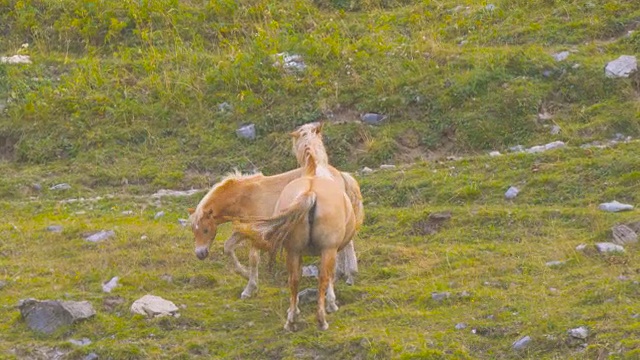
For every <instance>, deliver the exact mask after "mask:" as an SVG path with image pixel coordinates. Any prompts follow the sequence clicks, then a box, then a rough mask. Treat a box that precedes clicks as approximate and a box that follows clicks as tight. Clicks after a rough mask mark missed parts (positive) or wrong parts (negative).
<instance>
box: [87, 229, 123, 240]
mask: <svg viewBox="0 0 640 360" xmlns="http://www.w3.org/2000/svg"><path fill="white" fill-rule="evenodd" d="M114 236H116V233H115V232H114V231H113V230H108V231H106V230H102V231H100V232H97V233H95V234H93V235H91V236H88V237H86V238H85V240H87V241H89V242H94V243H95V242H100V241H104V240H107V239H109V238H112V237H114Z"/></svg>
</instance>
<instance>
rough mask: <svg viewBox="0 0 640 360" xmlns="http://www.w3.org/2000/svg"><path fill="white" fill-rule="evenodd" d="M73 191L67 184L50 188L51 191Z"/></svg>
mask: <svg viewBox="0 0 640 360" xmlns="http://www.w3.org/2000/svg"><path fill="white" fill-rule="evenodd" d="M69 189H71V185H69V184H67V183H62V184H56V185H53V186H52V187H50V188H49V190H69Z"/></svg>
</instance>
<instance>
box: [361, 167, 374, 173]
mask: <svg viewBox="0 0 640 360" xmlns="http://www.w3.org/2000/svg"><path fill="white" fill-rule="evenodd" d="M360 172H362V173H363V174H371V173H372V172H373V169H371V168H368V167H366V166H365V167H363V168H362V170H360Z"/></svg>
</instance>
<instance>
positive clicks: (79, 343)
mask: <svg viewBox="0 0 640 360" xmlns="http://www.w3.org/2000/svg"><path fill="white" fill-rule="evenodd" d="M69 342H70V343H71V344H73V345H75V346H87V345H91V340H89V338H82V339H80V340H76V339H69Z"/></svg>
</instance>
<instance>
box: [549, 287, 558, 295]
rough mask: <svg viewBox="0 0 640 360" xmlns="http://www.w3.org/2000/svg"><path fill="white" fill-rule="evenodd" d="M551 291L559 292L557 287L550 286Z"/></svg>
mask: <svg viewBox="0 0 640 360" xmlns="http://www.w3.org/2000/svg"><path fill="white" fill-rule="evenodd" d="M549 292H552V293H554V294H555V293H557V292H558V289H556V288H554V287H550V288H549Z"/></svg>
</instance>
